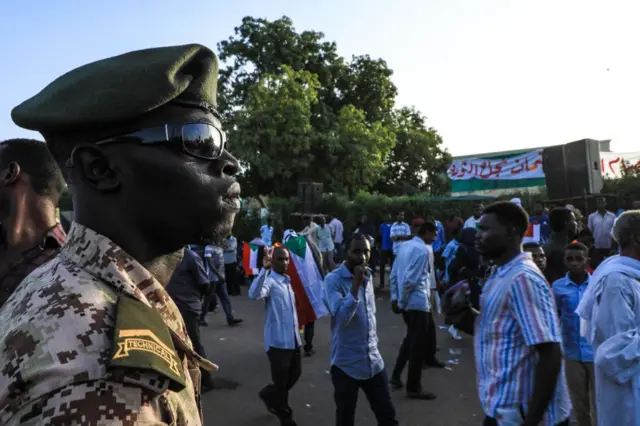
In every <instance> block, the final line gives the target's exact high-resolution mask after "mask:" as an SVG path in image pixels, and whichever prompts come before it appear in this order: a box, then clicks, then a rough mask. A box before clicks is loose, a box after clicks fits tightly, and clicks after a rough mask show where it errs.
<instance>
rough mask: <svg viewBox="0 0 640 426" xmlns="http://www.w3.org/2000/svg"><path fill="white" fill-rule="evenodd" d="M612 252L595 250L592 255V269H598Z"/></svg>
mask: <svg viewBox="0 0 640 426" xmlns="http://www.w3.org/2000/svg"><path fill="white" fill-rule="evenodd" d="M610 252H611V250H609V249H599V248H594V249H593V253H592V254H591V267H592V268H593V269H596V268H597V267H598V265H600V264H601V263H602V261H604V260H605V259H606V258H607V257H608V256H609V253H610Z"/></svg>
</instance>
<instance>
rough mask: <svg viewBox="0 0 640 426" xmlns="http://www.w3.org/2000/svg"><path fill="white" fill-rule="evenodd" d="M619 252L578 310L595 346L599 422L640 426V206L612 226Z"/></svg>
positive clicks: (602, 269) (599, 273)
mask: <svg viewBox="0 0 640 426" xmlns="http://www.w3.org/2000/svg"><path fill="white" fill-rule="evenodd" d="M613 237H614V239H615V240H616V242H617V243H618V246H619V247H620V255H619V256H613V257H611V258H609V259H606V260H605V261H604V262H602V264H601V265H600V266H599V267H598V269H596V270H595V272H594V273H593V276H592V277H591V280H590V281H591V282H590V284H589V287H588V288H587V291H586V292H585V294H584V296H583V298H582V301H581V302H580V305H579V306H578V310H577V311H576V312H578V315H580V317H581V319H582V320H583V321H582V330H581V331H582V334H583V335H584V336H585V338H586V339H587V342H588V343H590V344H592V345H593V349H594V351H595V376H596V380H595V383H596V397H597V398H596V400H597V403H596V405H597V414H598V425H599V426H617V425H625V426H640V383H639V382H638V377H640V284H639V283H640V210H631V211H628V212H625V213H623V214H622V215H620V217H619V218H618V220H617V221H616V223H615V225H614V226H613Z"/></svg>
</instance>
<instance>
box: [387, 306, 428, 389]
mask: <svg viewBox="0 0 640 426" xmlns="http://www.w3.org/2000/svg"><path fill="white" fill-rule="evenodd" d="M428 318H429V317H428V315H427V312H423V311H414V310H410V311H404V312H403V313H402V319H403V320H404V323H405V324H406V325H407V335H406V336H405V338H404V340H403V341H402V345H401V346H400V351H399V352H398V358H397V359H396V365H395V367H394V369H393V374H392V377H393V378H394V379H400V376H402V371H403V370H404V366H405V365H406V364H407V361H409V372H408V374H407V388H406V389H407V392H421V391H422V385H421V384H420V379H421V378H422V365H423V364H424V360H425V354H426V350H427V337H428V332H427V329H428V324H427V322H428Z"/></svg>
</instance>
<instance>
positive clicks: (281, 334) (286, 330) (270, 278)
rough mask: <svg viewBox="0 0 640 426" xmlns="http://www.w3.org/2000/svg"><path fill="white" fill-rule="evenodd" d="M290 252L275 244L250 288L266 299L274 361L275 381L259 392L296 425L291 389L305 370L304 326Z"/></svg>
mask: <svg viewBox="0 0 640 426" xmlns="http://www.w3.org/2000/svg"><path fill="white" fill-rule="evenodd" d="M290 261H291V259H290V256H289V252H288V251H287V250H286V249H285V248H283V247H275V248H274V249H273V252H272V253H271V254H270V253H268V252H267V253H265V256H264V258H263V261H262V265H263V269H262V270H261V271H260V274H259V275H258V276H257V277H256V278H255V280H254V281H253V283H252V284H251V288H250V289H249V297H250V298H251V299H255V300H266V303H265V312H266V319H265V324H264V349H265V351H266V352H267V357H268V358H269V364H270V365H271V380H272V381H273V383H272V384H269V385H267V386H265V387H264V388H263V389H262V390H261V391H260V393H259V396H260V399H262V401H263V402H264V403H265V405H266V406H267V410H268V411H269V412H270V413H272V414H275V415H276V416H277V417H278V418H279V419H280V424H281V425H282V426H295V424H296V422H295V421H294V420H293V411H292V410H291V407H289V391H290V390H291V389H292V388H293V386H294V385H295V384H296V383H297V382H298V379H299V378H300V374H301V371H302V370H301V368H302V367H301V365H302V361H301V357H300V345H301V344H302V342H301V340H300V326H299V324H298V314H297V312H296V300H295V295H294V293H293V289H292V288H291V279H290V278H289V276H287V275H286V271H287V268H288V267H289V262H290Z"/></svg>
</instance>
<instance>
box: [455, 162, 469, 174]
mask: <svg viewBox="0 0 640 426" xmlns="http://www.w3.org/2000/svg"><path fill="white" fill-rule="evenodd" d="M466 166H467V162H466V161H463V162H462V164H460V171H459V172H458V174H457V175H456V177H464V175H466V174H467V171H468V170H467V168H466Z"/></svg>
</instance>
